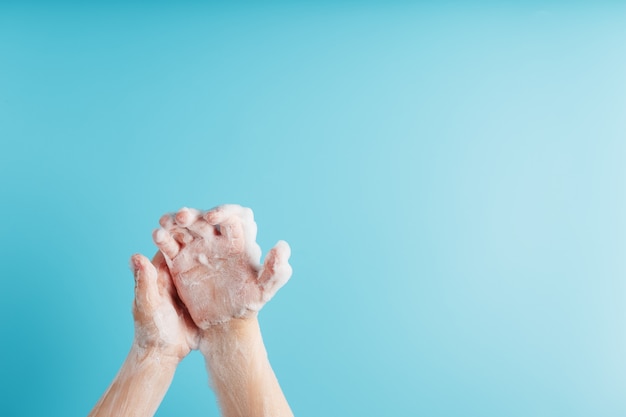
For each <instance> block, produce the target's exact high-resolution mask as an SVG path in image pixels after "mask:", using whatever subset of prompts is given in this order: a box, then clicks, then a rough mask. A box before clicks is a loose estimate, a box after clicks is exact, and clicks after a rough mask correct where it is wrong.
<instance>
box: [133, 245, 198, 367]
mask: <svg viewBox="0 0 626 417" xmlns="http://www.w3.org/2000/svg"><path fill="white" fill-rule="evenodd" d="M131 265H132V268H133V272H134V275H135V301H134V303H133V316H134V318H135V342H134V343H135V344H136V345H137V346H138V347H140V348H146V349H150V350H156V351H157V352H160V353H163V354H164V355H167V356H170V357H174V358H176V359H178V360H179V361H180V360H182V359H183V358H184V357H185V356H186V355H187V354H188V353H189V352H190V351H191V349H196V348H197V346H198V341H199V330H198V328H197V327H196V326H195V325H194V324H193V321H192V320H191V318H190V317H189V313H187V311H186V308H185V306H184V305H183V304H182V302H181V301H180V299H179V298H178V296H177V294H176V289H175V288H174V285H173V283H172V279H171V277H170V274H169V271H168V268H167V265H166V263H165V259H164V258H163V255H162V254H161V252H157V254H156V255H155V256H154V259H153V260H152V263H151V262H150V261H149V260H148V258H146V257H145V256H143V255H139V254H137V255H133V257H132V258H131Z"/></svg>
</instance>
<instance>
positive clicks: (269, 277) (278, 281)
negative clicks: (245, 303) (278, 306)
mask: <svg viewBox="0 0 626 417" xmlns="http://www.w3.org/2000/svg"><path fill="white" fill-rule="evenodd" d="M290 255H291V248H290V247H289V244H288V243H287V242H285V241H284V240H280V241H278V243H276V245H275V246H274V247H273V248H272V249H271V250H270V251H269V252H268V254H267V256H266V257H265V262H263V268H262V269H261V272H260V274H259V278H258V283H259V285H260V287H261V289H262V290H263V296H262V298H263V302H267V301H269V300H270V299H271V298H272V297H273V296H274V294H276V292H277V291H278V290H279V289H280V288H281V287H282V286H283V285H285V283H287V281H288V280H289V278H291V273H292V269H291V265H289V256H290Z"/></svg>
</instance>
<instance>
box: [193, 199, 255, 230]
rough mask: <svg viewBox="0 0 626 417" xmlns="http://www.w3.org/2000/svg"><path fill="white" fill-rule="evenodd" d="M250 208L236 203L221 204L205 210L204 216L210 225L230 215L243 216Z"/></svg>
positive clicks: (250, 211) (220, 221)
mask: <svg viewBox="0 0 626 417" xmlns="http://www.w3.org/2000/svg"><path fill="white" fill-rule="evenodd" d="M251 213H252V210H250V209H249V208H245V207H241V206H240V205H238V204H223V205H221V206H217V207H215V208H212V209H211V210H209V211H207V212H206V214H205V215H204V218H205V219H206V221H207V222H209V223H210V224H212V225H218V224H221V223H223V222H224V221H226V219H228V218H230V217H235V216H238V217H244V216H246V215H248V214H251Z"/></svg>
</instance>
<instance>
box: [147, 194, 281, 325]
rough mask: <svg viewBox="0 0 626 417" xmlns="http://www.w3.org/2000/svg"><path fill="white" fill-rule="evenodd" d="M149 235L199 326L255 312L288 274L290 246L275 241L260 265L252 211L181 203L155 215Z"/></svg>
mask: <svg viewBox="0 0 626 417" xmlns="http://www.w3.org/2000/svg"><path fill="white" fill-rule="evenodd" d="M160 224H161V226H162V228H160V229H157V230H155V232H154V234H153V239H154V242H155V243H156V245H157V246H158V247H159V249H160V250H161V252H162V253H163V255H164V258H165V261H166V262H167V266H168V267H169V270H170V273H171V275H172V279H173V282H174V285H175V286H176V289H177V291H178V294H179V296H180V298H181V300H182V301H183V303H184V304H185V305H186V306H187V309H188V310H189V313H190V315H191V318H192V319H193V321H194V322H195V323H196V325H198V327H200V328H201V329H207V328H208V327H210V326H211V325H213V324H217V323H224V322H226V321H229V320H231V319H233V318H243V317H248V316H251V315H254V314H255V313H256V312H257V311H259V310H260V309H261V307H263V305H264V304H265V303H266V302H267V301H268V300H270V299H271V298H272V297H273V296H274V294H275V293H276V292H277V291H278V289H279V288H280V287H282V286H283V285H284V284H285V283H286V282H287V280H288V279H289V278H290V277H291V272H292V270H291V266H290V265H289V263H288V259H289V255H290V249H289V245H288V244H287V243H286V242H284V241H279V242H278V243H277V244H276V246H274V247H273V248H272V249H271V250H270V251H269V253H268V254H267V256H266V257H265V262H264V263H263V265H261V264H260V258H261V249H260V248H259V246H258V245H257V243H256V231H257V227H256V223H255V222H254V218H253V214H252V210H250V209H249V208H244V207H241V206H238V205H223V206H219V207H217V208H214V209H212V210H209V211H208V212H206V213H205V212H202V211H199V210H194V209H188V208H182V209H181V210H179V211H178V212H177V213H175V214H167V215H165V216H163V217H162V218H161V220H160Z"/></svg>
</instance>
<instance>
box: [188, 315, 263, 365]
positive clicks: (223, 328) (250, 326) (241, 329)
mask: <svg viewBox="0 0 626 417" xmlns="http://www.w3.org/2000/svg"><path fill="white" fill-rule="evenodd" d="M259 343H260V344H262V343H263V342H262V339H261V329H260V327H259V321H258V319H257V316H256V315H254V316H251V317H245V318H236V319H231V320H229V321H226V322H224V323H219V324H213V325H211V326H209V327H207V328H206V329H203V330H201V331H200V343H199V349H200V351H201V352H202V354H203V355H204V356H205V358H206V359H207V360H208V356H214V355H215V354H216V353H218V352H224V351H229V350H231V349H234V348H237V349H241V348H242V347H245V346H258V345H259Z"/></svg>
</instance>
